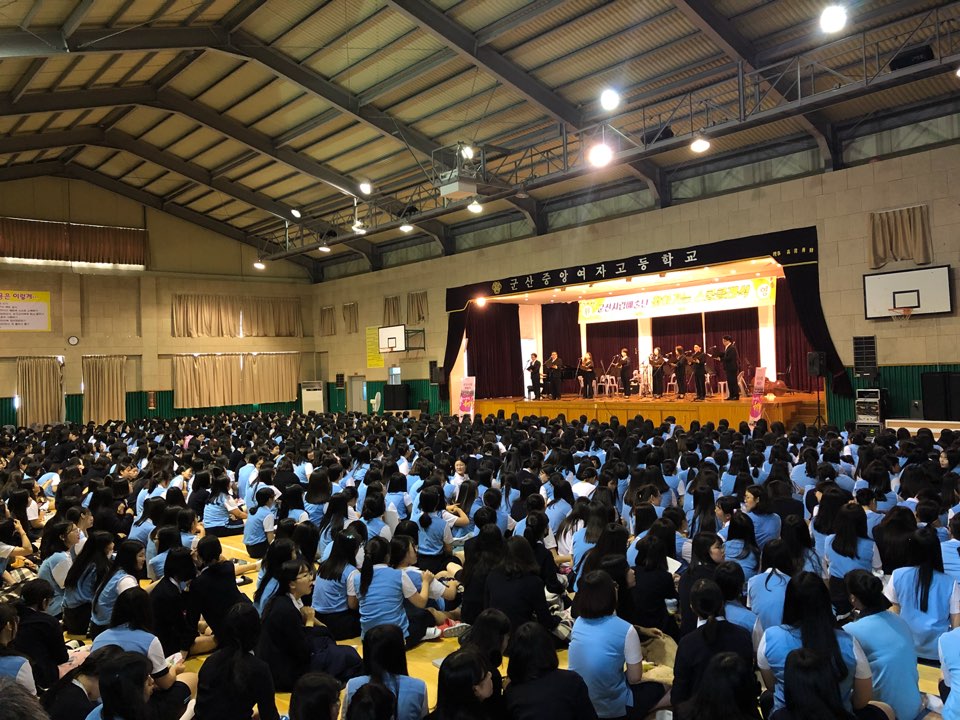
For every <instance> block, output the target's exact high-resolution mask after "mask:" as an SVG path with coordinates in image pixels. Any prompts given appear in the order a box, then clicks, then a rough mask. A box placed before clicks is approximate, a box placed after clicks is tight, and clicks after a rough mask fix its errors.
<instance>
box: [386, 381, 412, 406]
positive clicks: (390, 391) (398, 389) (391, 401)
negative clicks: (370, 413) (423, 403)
mask: <svg viewBox="0 0 960 720" xmlns="http://www.w3.org/2000/svg"><path fill="white" fill-rule="evenodd" d="M409 402H410V386H409V385H407V384H406V383H400V384H399V385H385V386H384V388H383V409H384V410H409V409H410V405H409Z"/></svg>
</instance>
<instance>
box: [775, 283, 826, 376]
mask: <svg viewBox="0 0 960 720" xmlns="http://www.w3.org/2000/svg"><path fill="white" fill-rule="evenodd" d="M776 336H777V371H778V376H777V377H778V379H779V378H783V381H784V382H785V383H786V384H787V387H788V388H791V389H793V390H802V391H803V392H814V391H815V390H816V389H817V378H813V377H810V375H808V374H807V353H808V352H811V351H812V350H813V346H812V345H810V342H809V341H808V340H807V336H806V334H805V333H804V332H803V326H802V325H801V323H800V318H799V317H797V309H796V308H795V307H794V306H793V296H792V295H791V294H790V289H789V288H788V287H787V281H786V280H784V279H783V278H781V279H779V280H777V317H776ZM788 368H789V373H787V369H788ZM780 373H787V374H786V375H780Z"/></svg>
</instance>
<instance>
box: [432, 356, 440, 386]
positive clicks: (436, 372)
mask: <svg viewBox="0 0 960 720" xmlns="http://www.w3.org/2000/svg"><path fill="white" fill-rule="evenodd" d="M430 384H431V385H439V384H440V368H439V367H438V366H437V361H436V360H431V361H430Z"/></svg>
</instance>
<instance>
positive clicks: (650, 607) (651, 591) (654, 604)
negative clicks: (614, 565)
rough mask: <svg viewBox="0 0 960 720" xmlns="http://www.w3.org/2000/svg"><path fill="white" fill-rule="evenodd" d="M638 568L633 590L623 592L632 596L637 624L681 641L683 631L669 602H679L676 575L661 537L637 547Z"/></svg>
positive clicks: (644, 540)
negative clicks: (670, 608) (674, 577)
mask: <svg viewBox="0 0 960 720" xmlns="http://www.w3.org/2000/svg"><path fill="white" fill-rule="evenodd" d="M635 548H636V553H637V557H636V565H635V566H634V579H635V582H634V586H633V587H632V588H629V589H627V588H623V589H622V591H621V592H630V593H632V595H633V612H634V621H635V623H636V624H637V625H640V626H641V627H648V628H656V629H658V630H660V631H662V632H664V633H666V634H667V635H669V636H670V637H672V638H673V639H674V640H679V638H680V635H679V632H680V629H679V627H678V626H677V621H676V619H675V618H674V616H673V615H671V614H670V613H669V612H668V611H667V605H666V602H667V601H668V600H676V598H677V586H676V583H675V582H674V579H673V574H672V573H671V572H670V571H669V570H667V553H666V550H665V549H664V546H663V543H662V542H661V541H660V539H659V538H658V537H655V536H651V535H648V536H647V537H644V538H642V539H641V540H639V541H638V542H637V544H636V545H635Z"/></svg>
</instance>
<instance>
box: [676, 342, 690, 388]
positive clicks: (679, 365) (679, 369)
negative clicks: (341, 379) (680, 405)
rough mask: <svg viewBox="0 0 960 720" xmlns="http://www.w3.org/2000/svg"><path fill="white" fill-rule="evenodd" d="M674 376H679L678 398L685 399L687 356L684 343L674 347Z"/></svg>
mask: <svg viewBox="0 0 960 720" xmlns="http://www.w3.org/2000/svg"><path fill="white" fill-rule="evenodd" d="M673 364H674V365H675V368H674V371H673V372H674V377H676V378H677V399H678V400H683V396H684V395H685V394H686V390H687V356H686V355H685V354H684V352H683V345H677V346H676V347H674V348H673Z"/></svg>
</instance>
